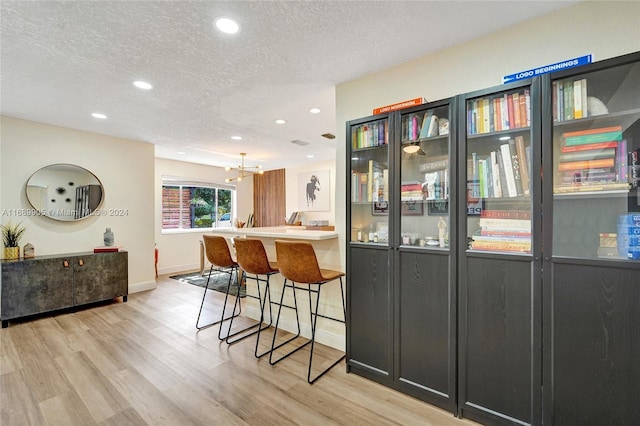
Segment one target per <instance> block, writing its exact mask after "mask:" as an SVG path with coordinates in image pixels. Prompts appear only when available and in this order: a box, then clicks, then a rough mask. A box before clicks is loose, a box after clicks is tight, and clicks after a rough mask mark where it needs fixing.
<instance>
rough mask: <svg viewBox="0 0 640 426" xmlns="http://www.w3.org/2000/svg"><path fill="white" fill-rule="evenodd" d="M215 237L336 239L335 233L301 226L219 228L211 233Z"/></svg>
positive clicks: (336, 234)
mask: <svg viewBox="0 0 640 426" xmlns="http://www.w3.org/2000/svg"><path fill="white" fill-rule="evenodd" d="M211 233H212V234H216V235H225V236H226V235H229V236H238V235H244V236H247V237H267V238H282V239H293V240H331V239H334V238H338V233H337V232H335V231H316V230H308V229H305V228H304V227H303V226H265V227H261V228H220V229H214V230H213V231H211Z"/></svg>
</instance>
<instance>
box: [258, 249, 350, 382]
mask: <svg viewBox="0 0 640 426" xmlns="http://www.w3.org/2000/svg"><path fill="white" fill-rule="evenodd" d="M275 245H276V256H277V259H278V268H279V269H280V273H281V274H282V276H283V277H284V278H285V280H284V287H283V288H282V295H281V297H280V306H279V307H278V316H277V318H276V325H275V330H274V332H273V340H272V342H271V354H270V355H269V363H270V364H271V365H274V364H276V363H278V362H280V361H282V360H283V359H284V358H287V357H288V356H289V355H291V354H293V353H295V352H297V351H299V350H300V349H302V348H303V347H305V346H306V345H308V344H311V350H310V352H309V368H308V370H307V382H309V383H310V384H312V383H314V382H315V381H316V380H318V379H319V378H320V377H321V376H322V375H324V374H325V373H326V372H327V371H329V370H330V369H331V368H332V367H333V366H335V365H336V364H338V363H339V362H340V361H342V360H343V359H344V358H345V356H346V354H345V355H342V356H341V357H340V358H339V359H338V360H336V361H335V362H333V363H332V364H331V365H330V366H329V367H327V368H325V369H324V370H322V371H321V372H320V373H319V374H318V375H316V376H315V377H314V378H313V379H312V378H311V366H312V363H313V347H314V344H315V337H316V323H317V321H318V317H322V318H326V319H330V320H333V321H337V322H341V323H343V324H345V323H346V306H345V300H344V289H343V286H342V277H343V276H344V272H340V271H333V270H330V269H320V266H319V265H318V259H317V257H316V253H315V251H314V250H313V246H312V245H311V243H308V242H305V241H295V240H294V241H290V240H287V241H285V240H276V241H275ZM336 279H339V280H340V296H341V297H342V313H343V315H344V317H343V319H339V318H333V317H328V316H325V315H321V314H319V313H318V306H319V302H320V289H321V288H322V286H323V285H324V284H326V283H328V282H330V281H333V280H336ZM296 283H298V284H304V285H305V286H300V285H296ZM287 288H290V289H291V290H292V291H293V301H294V309H295V311H296V320H297V322H298V334H297V335H296V336H294V337H292V338H290V339H288V340H286V341H284V342H282V343H280V344H278V345H277V346H276V336H277V333H278V323H279V322H280V311H281V310H282V304H283V301H284V293H285V292H286V290H287ZM296 290H303V291H306V292H307V293H308V295H309V311H310V314H311V339H310V340H309V341H307V342H306V343H304V344H302V345H301V346H299V347H297V348H295V349H293V350H291V351H289V352H287V353H286V354H285V355H282V356H281V357H280V358H278V359H276V360H274V359H273V352H274V350H276V349H278V348H280V347H282V346H284V345H286V344H287V343H289V342H291V341H293V340H295V339H296V338H298V337H299V335H300V319H299V317H298V303H297V301H296ZM313 293H315V294H316V301H315V309H314V308H313V306H312V305H313V303H312V294H313Z"/></svg>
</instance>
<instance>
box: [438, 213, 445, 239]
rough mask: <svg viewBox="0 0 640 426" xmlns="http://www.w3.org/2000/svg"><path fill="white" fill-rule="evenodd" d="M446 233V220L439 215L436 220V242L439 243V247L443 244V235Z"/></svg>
mask: <svg viewBox="0 0 640 426" xmlns="http://www.w3.org/2000/svg"><path fill="white" fill-rule="evenodd" d="M446 235H447V222H446V221H445V220H444V218H443V217H442V216H441V217H440V219H439V220H438V242H439V243H440V247H444V246H445V237H446Z"/></svg>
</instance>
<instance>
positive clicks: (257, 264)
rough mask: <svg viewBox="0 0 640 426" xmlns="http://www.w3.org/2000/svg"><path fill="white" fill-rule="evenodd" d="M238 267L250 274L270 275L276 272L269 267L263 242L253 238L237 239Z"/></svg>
mask: <svg viewBox="0 0 640 426" xmlns="http://www.w3.org/2000/svg"><path fill="white" fill-rule="evenodd" d="M233 241H234V244H235V246H236V257H237V259H238V265H240V267H241V268H242V269H243V270H244V271H245V272H247V273H249V274H256V275H258V274H268V273H271V272H275V269H273V268H272V267H271V266H270V265H269V258H268V257H267V252H266V251H265V249H264V245H263V244H262V241H260V240H256V239H251V238H235V239H234V240H233Z"/></svg>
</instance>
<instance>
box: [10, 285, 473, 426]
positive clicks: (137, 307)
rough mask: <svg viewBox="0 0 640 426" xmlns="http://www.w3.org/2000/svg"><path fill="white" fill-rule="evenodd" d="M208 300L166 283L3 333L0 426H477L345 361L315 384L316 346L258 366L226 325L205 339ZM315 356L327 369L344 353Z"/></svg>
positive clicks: (247, 345)
mask: <svg viewBox="0 0 640 426" xmlns="http://www.w3.org/2000/svg"><path fill="white" fill-rule="evenodd" d="M215 294H216V295H222V294H221V293H215ZM216 297H217V296H216ZM201 298H202V289H201V288H199V287H195V286H191V285H189V284H184V283H180V282H178V281H174V280H171V279H169V278H167V277H161V278H160V279H159V280H158V288H157V289H155V290H152V291H147V292H143V293H136V294H131V295H130V296H129V301H128V302H127V303H121V302H118V303H109V304H105V305H101V306H97V307H93V308H90V309H83V310H78V311H76V312H70V313H64V314H58V315H55V316H47V317H43V318H38V319H33V320H30V321H23V322H13V323H11V324H10V326H9V328H5V329H2V331H1V332H0V337H1V343H2V344H1V347H0V373H1V376H0V381H1V387H2V391H1V394H0V405H1V407H2V415H1V417H0V424H2V426H13V425H20V426H22V425H61V426H62V425H64V426H67V425H95V424H100V425H204V424H207V425H212V424H214V425H244V424H249V425H323V426H324V425H471V424H474V423H472V422H469V421H465V420H459V419H456V418H455V417H454V416H453V415H452V414H451V413H447V412H445V411H442V410H440V409H437V408H434V407H432V406H430V405H428V404H425V403H423V402H421V401H418V400H416V399H413V398H411V397H407V396H405V395H402V394H401V393H398V392H395V391H393V390H390V389H387V388H385V387H383V386H380V385H378V384H376V383H374V382H371V381H369V380H366V379H364V378H362V377H359V376H356V375H355V374H347V373H346V372H345V365H344V361H343V362H341V363H340V364H338V365H337V366H336V367H334V368H333V369H332V370H331V371H330V372H329V373H328V374H327V375H325V376H324V377H322V378H321V379H319V380H318V381H317V382H316V383H315V384H314V385H309V384H307V382H306V363H307V360H308V352H307V350H306V349H304V350H301V351H300V352H298V353H297V354H295V355H293V356H292V357H290V358H288V359H286V360H284V361H282V362H281V363H279V364H277V365H276V366H270V365H269V362H268V359H266V358H262V359H260V360H257V359H255V358H254V356H253V347H254V344H255V340H254V338H249V339H247V340H244V341H242V342H240V343H237V344H235V345H231V346H229V345H227V344H225V343H220V341H219V340H218V338H217V333H218V327H217V326H214V327H211V328H208V329H205V330H202V331H200V332H196V329H195V327H194V325H195V320H196V317H197V314H198V309H199V307H200V301H201ZM220 300H221V299H220V298H218V297H217V299H216V301H215V302H214V303H216V304H218V303H221V302H220ZM316 348H317V349H318V354H319V356H318V358H317V361H319V362H322V360H323V359H326V360H330V359H332V357H335V356H336V355H338V356H339V355H340V353H339V352H337V351H335V350H333V349H331V348H327V347H326V346H322V345H317V346H316ZM334 359H335V358H334ZM314 361H315V358H314ZM314 364H315V363H314Z"/></svg>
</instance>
